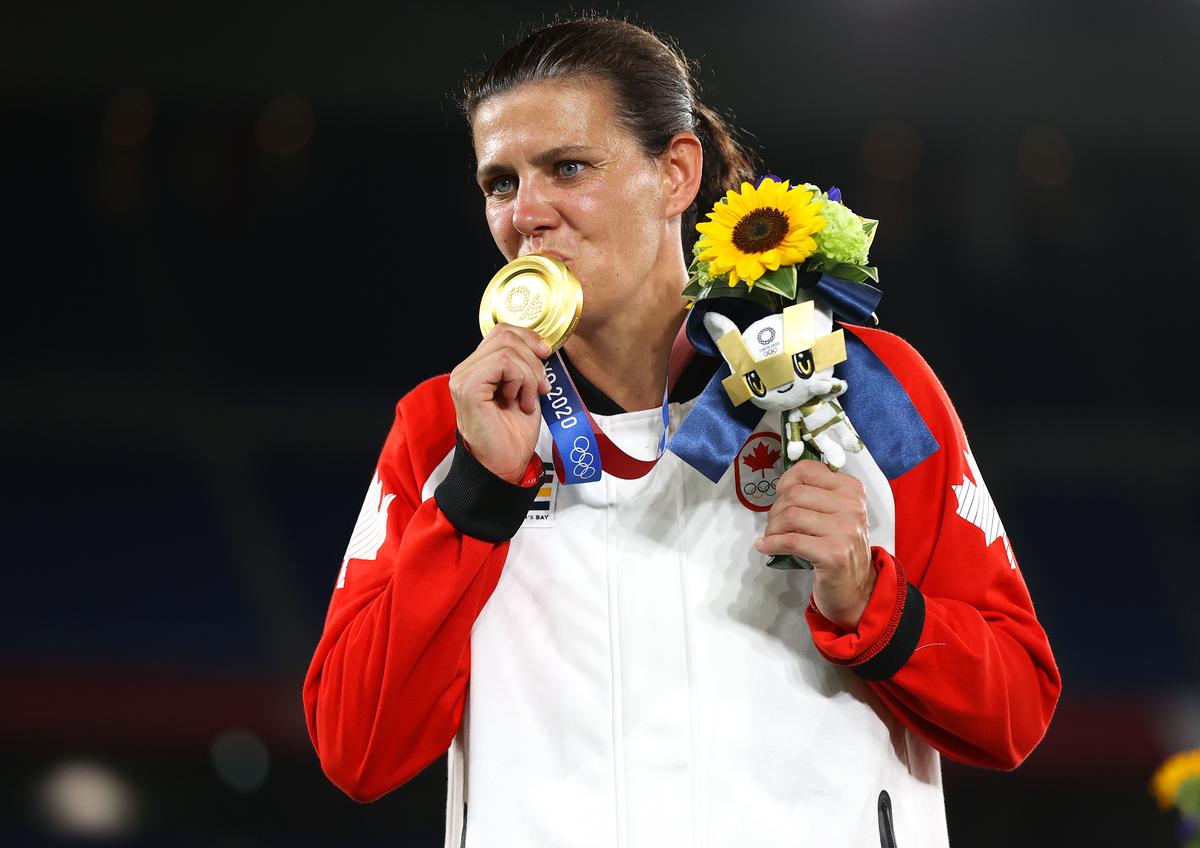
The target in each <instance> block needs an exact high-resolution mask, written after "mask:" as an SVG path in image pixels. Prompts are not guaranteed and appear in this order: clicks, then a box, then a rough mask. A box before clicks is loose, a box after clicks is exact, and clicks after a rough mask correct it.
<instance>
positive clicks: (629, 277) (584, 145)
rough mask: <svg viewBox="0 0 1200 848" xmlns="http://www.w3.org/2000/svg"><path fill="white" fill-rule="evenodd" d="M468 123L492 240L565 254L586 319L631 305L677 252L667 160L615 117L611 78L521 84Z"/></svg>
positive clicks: (515, 248) (510, 252) (505, 249)
mask: <svg viewBox="0 0 1200 848" xmlns="http://www.w3.org/2000/svg"><path fill="white" fill-rule="evenodd" d="M472 128H473V135H474V142H475V155H476V160H477V162H478V172H477V178H478V182H479V187H480V188H481V189H482V190H483V193H484V198H485V210H486V215H487V221H488V227H489V228H490V229H491V231H492V237H493V238H494V239H495V240H496V246H497V247H499V248H500V252H501V253H503V254H504V257H505V258H506V259H509V260H512V259H514V258H516V257H518V256H524V255H526V254H529V253H546V254H550V255H552V256H557V257H558V258H560V259H562V260H563V261H564V262H566V264H567V265H568V267H570V268H571V270H572V271H574V272H575V275H576V276H577V277H579V280H580V282H581V283H582V285H583V290H584V318H583V320H584V321H585V322H586V323H591V324H595V323H596V322H603V320H604V318H605V317H606V316H608V315H612V314H615V311H616V310H618V309H620V308H621V307H622V306H624V307H626V308H627V307H628V305H629V304H630V303H631V298H633V297H635V296H636V293H637V290H638V287H639V286H641V285H643V284H644V283H645V282H646V281H647V279H648V278H649V277H650V276H651V274H652V272H653V269H654V268H655V265H656V263H658V262H659V261H660V252H661V251H663V249H664V247H666V246H670V247H673V249H674V251H675V252H676V254H678V253H679V252H680V251H681V248H680V245H679V233H678V230H677V229H676V230H672V229H671V227H670V226H668V222H669V219H670V218H671V214H670V212H671V211H672V210H670V209H668V208H667V207H668V206H669V204H668V203H666V202H665V201H664V173H663V170H662V167H661V165H660V163H659V162H658V161H657V160H655V159H652V158H650V157H648V156H646V155H645V154H644V153H643V152H642V150H641V148H640V147H639V146H638V143H637V141H636V139H634V138H633V136H631V135H630V134H629V133H628V132H627V131H626V130H625V129H624V128H622V127H621V126H620V125H619V123H618V122H617V120H616V116H615V114H614V109H613V103H612V98H611V97H610V95H609V90H608V87H607V85H606V84H605V83H601V82H593V81H588V80H578V81H567V82H549V83H548V82H538V83H527V84H525V85H521V86H518V87H517V88H515V89H511V90H509V91H506V92H504V93H502V94H498V95H495V96H493V97H491V98H489V99H487V100H485V101H484V102H483V103H482V104H481V105H480V106H479V107H478V108H477V109H476V110H475V115H474V120H473V121H472ZM675 260H676V264H677V263H678V255H676V257H675Z"/></svg>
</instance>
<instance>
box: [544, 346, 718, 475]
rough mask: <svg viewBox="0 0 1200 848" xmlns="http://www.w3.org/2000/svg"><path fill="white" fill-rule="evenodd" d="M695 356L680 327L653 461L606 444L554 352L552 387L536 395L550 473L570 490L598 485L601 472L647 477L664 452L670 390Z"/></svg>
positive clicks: (607, 440) (549, 362)
mask: <svg viewBox="0 0 1200 848" xmlns="http://www.w3.org/2000/svg"><path fill="white" fill-rule="evenodd" d="M695 354H696V350H695V348H693V347H692V346H691V344H690V343H689V342H688V340H687V335H686V334H685V333H684V331H683V330H682V328H681V329H680V332H679V335H678V336H676V337H675V343H674V344H673V345H672V346H671V358H670V362H669V364H668V366H667V380H666V385H665V386H664V387H663V402H662V433H661V435H660V436H659V439H658V451H657V453H656V455H655V457H654V459H638V458H637V457H633V456H630V455H629V454H628V453H626V452H625V451H624V450H622V449H621V448H620V447H619V446H618V445H617V444H616V443H615V442H614V441H613V440H612V439H610V438H609V437H608V436H607V435H606V434H605V433H604V431H603V430H601V429H600V426H599V425H598V424H597V423H596V421H595V419H593V418H592V414H591V413H590V412H588V410H587V407H586V406H585V405H584V403H583V398H581V397H580V396H579V390H578V389H576V388H575V382H574V381H573V380H572V379H571V375H570V373H569V372H568V371H567V367H566V364H565V363H564V362H563V360H562V357H561V356H559V354H558V353H557V352H556V353H554V354H553V355H552V356H551V357H550V358H549V359H547V360H546V379H547V380H548V381H549V382H550V393H549V394H545V395H539V396H538V399H539V402H540V403H541V407H542V419H543V420H544V421H545V422H546V426H547V427H549V428H550V435H551V437H552V438H553V439H554V469H555V471H556V472H557V474H558V479H559V480H561V481H562V482H563V483H564V484H565V485H571V484H574V483H590V482H594V481H596V480H599V479H600V477H601V474H602V473H604V472H605V471H607V472H608V473H609V474H612V475H613V476H614V477H620V478H621V479H622V480H636V479H637V478H639V477H644V476H645V475H647V474H649V473H650V471H651V469H653V468H654V466H655V465H656V464H657V463H658V460H659V459H661V458H662V455H663V452H664V451H665V450H666V447H667V428H668V425H669V423H670V410H669V397H670V393H671V387H672V386H673V385H674V384H675V381H676V380H677V379H679V375H680V374H681V373H683V369H684V368H685V367H686V366H687V364H688V362H690V361H691V359H692V357H693V356H695Z"/></svg>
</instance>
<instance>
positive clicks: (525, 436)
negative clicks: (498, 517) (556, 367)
mask: <svg viewBox="0 0 1200 848" xmlns="http://www.w3.org/2000/svg"><path fill="white" fill-rule="evenodd" d="M550 353H551V350H550V346H549V345H548V344H546V343H545V342H544V341H542V339H541V338H540V337H539V336H538V335H537V334H536V333H534V332H533V331H532V330H526V329H524V328H522V327H514V326H512V325H511V324H497V325H496V326H495V327H493V328H492V331H491V332H490V333H488V334H487V337H486V338H485V339H484V340H483V341H482V342H480V344H479V347H477V348H475V352H474V353H472V354H471V355H470V356H468V357H467V358H466V359H464V360H463V361H462V362H460V363H459V364H458V366H457V367H456V368H455V369H454V370H453V371H451V372H450V397H451V399H453V401H454V412H455V418H456V420H457V423H458V432H459V433H461V434H462V438H463V441H465V442H466V443H467V445H468V446H469V447H470V450H471V453H472V454H474V455H475V458H476V459H478V460H479V462H480V463H482V464H483V466H484V467H485V468H487V469H488V470H490V471H491V472H492V473H493V474H495V475H497V476H498V477H502V478H504V479H505V480H507V481H509V482H510V483H518V482H519V481H520V480H521V477H522V475H523V474H524V473H525V467H526V466H527V465H528V464H529V458H530V457H531V456H533V450H534V448H535V447H536V446H537V438H538V432H539V431H540V429H541V426H542V414H541V410H540V408H539V407H540V404H539V402H538V395H539V394H543V395H544V394H547V393H548V392H549V391H550V382H549V381H548V380H547V379H546V369H545V365H544V364H543V362H542V360H543V358H545V357H548V356H549V355H550Z"/></svg>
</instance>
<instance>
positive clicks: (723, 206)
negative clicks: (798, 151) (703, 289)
mask: <svg viewBox="0 0 1200 848" xmlns="http://www.w3.org/2000/svg"><path fill="white" fill-rule="evenodd" d="M821 207H822V203H821V201H820V199H819V197H818V195H817V192H815V191H811V190H810V189H809V188H807V187H800V186H796V187H795V188H791V187H789V185H788V183H787V182H782V183H781V182H778V181H776V180H773V179H770V178H767V179H764V180H763V181H762V182H760V183H759V184H758V187H757V188H755V187H754V186H752V185H750V183H742V190H741V192H740V193H739V192H736V191H733V190H732V189H730V191H729V193H728V194H726V195H725V199H724V202H718V203H717V204H716V205H715V206H713V211H712V212H709V213H708V218H709V220H708V221H706V222H704V223H700V224H697V225H696V229H697V230H698V231H699V232H700V234H701V236H702V237H701V239H700V241H699V244H698V245H697V246H698V247H699V248H700V249H701V252H700V254H699V258H700V259H701V260H702V261H704V262H707V263H709V273H711V274H712V275H713V276H714V277H715V276H719V275H721V274H725V273H728V274H729V285H730V286H736V285H737V284H738V281H739V280H745V281H746V286H747V287H751V288H752V287H753V286H754V282H755V281H756V280H757V279H758V278H759V277H761V276H762V275H763V274H764V273H766V272H767V271H774V270H776V269H777V268H779V266H781V265H795V264H797V263H799V262H803V261H804V260H805V259H807V258H808V257H809V256H811V255H812V254H813V253H815V252H816V250H817V243H816V242H815V241H814V240H813V237H812V236H813V233H815V232H818V231H819V230H820V229H821V228H822V227H824V226H825V219H824V218H822V217H821V215H820V212H821Z"/></svg>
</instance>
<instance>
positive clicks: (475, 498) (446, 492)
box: [433, 434, 541, 542]
mask: <svg viewBox="0 0 1200 848" xmlns="http://www.w3.org/2000/svg"><path fill="white" fill-rule="evenodd" d="M455 439H456V444H455V446H454V459H453V460H451V462H450V472H449V473H448V474H447V475H446V479H445V480H443V481H442V482H441V483H439V484H438V487H437V488H436V489H434V491H433V498H434V500H435V501H437V505H438V509H440V510H441V511H442V513H443V514H444V515H445V516H446V518H448V519H449V520H450V523H451V524H453V525H454V526H455V528H457V529H458V531H459V532H460V533H462V534H463V535H465V536H474V537H475V538H476V539H482V540H483V541H485V542H507V541H508V540H509V539H511V538H512V537H513V536H515V535H516V534H517V530H519V529H520V528H521V522H522V521H524V520H525V515H526V513H528V512H529V508H530V507H531V506H532V505H533V501H534V498H536V497H537V493H538V489H539V488H541V481H538V482H537V483H535V484H534V485H532V486H530V487H528V488H526V487H525V486H517V485H515V484H513V483H510V482H508V481H507V480H505V479H503V478H501V477H497V476H496V475H495V474H493V473H492V472H491V471H490V470H488V469H487V468H486V467H484V465H483V464H482V463H481V462H480V461H479V460H478V459H476V458H475V457H474V456H473V455H472V454H471V452H470V451H469V450H467V448H466V446H465V445H464V444H463V440H462V436H461V435H458V434H456V436H455Z"/></svg>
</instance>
